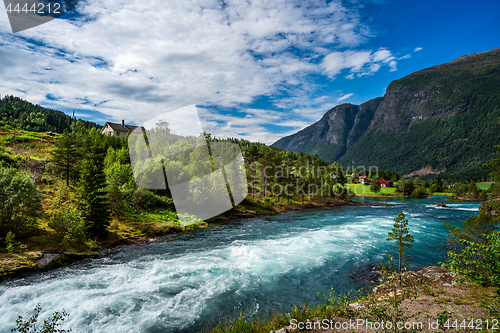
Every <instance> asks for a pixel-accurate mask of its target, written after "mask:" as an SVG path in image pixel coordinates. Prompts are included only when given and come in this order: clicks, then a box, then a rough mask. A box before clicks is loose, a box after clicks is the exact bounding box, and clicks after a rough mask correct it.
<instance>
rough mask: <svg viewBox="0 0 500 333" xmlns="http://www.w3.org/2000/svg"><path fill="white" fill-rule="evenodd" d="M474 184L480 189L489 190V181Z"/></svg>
mask: <svg viewBox="0 0 500 333" xmlns="http://www.w3.org/2000/svg"><path fill="white" fill-rule="evenodd" d="M476 186H477V188H479V189H481V190H489V188H490V187H491V183H477V184H476Z"/></svg>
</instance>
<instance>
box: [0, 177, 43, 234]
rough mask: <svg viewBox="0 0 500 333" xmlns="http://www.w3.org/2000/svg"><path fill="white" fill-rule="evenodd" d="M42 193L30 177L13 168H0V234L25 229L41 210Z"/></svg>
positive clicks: (32, 222) (33, 221)
mask: <svg viewBox="0 0 500 333" xmlns="http://www.w3.org/2000/svg"><path fill="white" fill-rule="evenodd" d="M41 200H42V194H41V193H40V191H39V190H38V189H37V188H35V186H34V185H33V183H32V182H31V178H30V177H29V176H28V175H27V174H26V173H22V172H17V170H15V169H0V236H5V235H6V234H7V231H9V230H12V231H15V232H22V231H25V229H26V228H27V227H30V226H31V225H32V224H34V223H35V221H36V218H37V217H38V216H39V214H40V211H41V205H40V202H41Z"/></svg>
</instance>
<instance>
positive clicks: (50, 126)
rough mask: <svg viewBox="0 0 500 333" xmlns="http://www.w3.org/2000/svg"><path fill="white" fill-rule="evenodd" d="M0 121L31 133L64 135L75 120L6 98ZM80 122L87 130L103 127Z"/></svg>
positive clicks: (92, 123)
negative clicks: (50, 132)
mask: <svg viewBox="0 0 500 333" xmlns="http://www.w3.org/2000/svg"><path fill="white" fill-rule="evenodd" d="M0 121H2V122H4V123H5V124H9V125H10V126H12V127H16V128H19V129H23V130H26V131H31V132H49V131H52V132H55V133H63V132H64V131H65V130H70V126H71V124H72V123H73V122H74V121H75V119H73V118H72V117H71V116H68V115H66V114H64V113H63V112H61V111H56V110H50V109H46V108H44V107H41V106H39V105H35V104H32V103H30V102H27V101H25V100H22V99H21V98H19V97H14V96H4V98H2V99H0ZM80 122H81V123H83V126H84V127H85V128H87V129H90V128H92V127H96V128H100V127H101V126H100V125H98V124H96V123H94V122H91V121H86V120H80Z"/></svg>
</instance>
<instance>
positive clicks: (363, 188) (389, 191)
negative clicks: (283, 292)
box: [345, 184, 397, 196]
mask: <svg viewBox="0 0 500 333" xmlns="http://www.w3.org/2000/svg"><path fill="white" fill-rule="evenodd" d="M345 186H346V187H347V188H348V189H349V190H351V191H352V192H354V193H355V194H356V195H358V196H365V195H366V196H388V195H389V196H390V195H397V194H396V193H395V190H396V188H395V187H381V188H380V192H378V193H375V192H372V191H370V185H368V186H367V185H363V184H346V185H345Z"/></svg>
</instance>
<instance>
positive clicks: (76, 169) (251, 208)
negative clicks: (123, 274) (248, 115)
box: [0, 111, 500, 332]
mask: <svg viewBox="0 0 500 333" xmlns="http://www.w3.org/2000/svg"><path fill="white" fill-rule="evenodd" d="M4 112H5V111H4ZM72 122H73V123H72V126H71V130H70V131H68V132H64V133H63V134H47V133H34V132H28V131H24V130H21V129H16V128H14V127H12V126H11V125H9V124H6V123H4V122H2V123H0V135H1V139H2V142H1V145H2V151H1V155H0V161H1V162H0V166H1V167H0V182H1V183H2V186H1V191H2V192H1V193H0V196H2V207H1V213H2V215H1V219H0V237H2V243H3V246H2V252H3V253H1V254H0V255H1V260H2V271H1V272H0V273H1V274H2V275H7V274H9V273H11V272H13V271H16V270H22V269H27V268H33V267H36V266H37V265H36V264H35V263H34V260H35V259H37V258H39V257H40V256H41V254H42V251H45V252H61V253H65V254H66V257H65V258H64V259H61V261H60V263H61V264H64V263H65V262H67V260H68V259H69V258H71V257H73V258H77V257H81V256H88V255H95V254H96V250H98V249H99V248H100V247H105V246H110V245H112V244H118V243H123V242H126V241H127V240H130V239H141V238H145V237H147V236H151V235H157V234H165V233H168V232H173V231H182V230H185V229H189V228H197V227H203V226H206V222H204V221H196V222H197V223H196V224H194V225H193V226H190V227H188V228H186V227H181V226H180V225H179V223H178V219H177V216H176V213H175V209H174V207H173V202H172V199H171V198H170V197H169V195H168V189H167V190H164V191H147V190H144V189H141V188H138V187H137V186H135V182H134V181H133V175H132V170H131V167H130V163H129V158H128V147H127V141H126V140H123V139H120V138H116V137H107V136H104V135H102V134H101V133H100V132H99V130H98V128H96V127H94V128H91V129H88V128H87V127H86V125H85V123H83V122H81V121H72ZM201 139H205V140H210V141H217V140H220V141H223V140H222V139H216V138H212V137H211V136H209V135H205V137H204V138H201ZM225 140H226V141H230V142H233V143H237V144H239V145H240V147H241V148H242V151H243V154H244V157H245V163H246V164H247V168H246V169H247V178H248V183H249V196H248V197H247V198H246V200H245V202H244V203H243V204H242V205H240V206H239V207H237V208H236V209H233V210H232V211H230V212H228V213H227V214H225V215H224V216H219V217H217V218H218V219H228V218H231V217H238V216H243V217H248V216H255V215H258V214H273V213H274V214H275V213H277V212H280V211H283V210H285V209H293V208H299V207H300V206H301V205H312V204H341V203H342V202H346V201H347V200H348V199H349V197H350V196H351V195H352V192H351V191H349V190H348V188H347V187H346V182H347V178H348V176H347V174H348V173H349V172H346V170H344V168H342V166H340V165H339V164H338V163H332V164H328V163H326V162H324V161H322V160H321V159H319V158H318V157H317V156H313V155H308V154H303V153H294V152H291V151H286V150H284V149H278V148H273V147H269V146H266V145H264V144H259V143H250V142H248V141H244V140H236V139H225ZM497 151H498V153H499V156H500V147H497ZM499 161H500V157H497V159H495V160H494V161H493V162H491V163H490V164H489V165H488V166H489V167H493V168H494V172H493V173H492V176H493V177H495V180H496V182H495V183H494V184H498V183H500V182H499V180H500V179H499V178H500V174H499V172H498V169H499V165H500V162H499ZM283 167H286V168H285V169H287V170H289V171H290V172H282V170H283ZM318 170H320V172H318ZM266 171H267V172H266ZM280 171H281V172H280ZM392 175H394V173H392ZM371 176H372V177H378V176H379V174H378V173H377V174H376V175H371ZM435 181H436V182H438V180H436V179H435ZM410 183H411V185H413V186H415V183H416V181H415V180H413V181H412V182H409V181H406V180H403V179H399V180H398V183H397V187H396V190H398V188H400V189H401V188H402V195H409V194H410V193H412V194H413V192H414V191H415V189H413V191H409V190H408V188H406V185H407V184H410ZM286 184H290V188H291V189H292V190H291V191H289V192H287V193H286V194H283V193H282V192H281V191H280V192H278V193H276V192H275V191H272V190H271V191H269V190H268V189H269V188H271V189H272V188H281V187H283V185H286ZM324 184H327V185H329V187H322V186H321V185H324ZM313 185H314V186H313ZM434 185H438V184H434V183H433V184H432V185H430V186H429V187H428V188H432V186H434ZM441 185H442V184H441ZM304 186H305V188H308V187H310V188H314V189H316V190H315V191H314V192H313V193H310V192H308V193H304V192H299V191H297V190H298V189H300V188H303V187H304ZM408 186H409V185H408ZM460 186H462V187H461V188H463V185H460ZM422 187H423V188H427V187H426V186H425V185H422V184H421V183H419V188H422ZM455 187H457V185H455ZM325 188H328V189H329V190H330V191H326V190H324V189H325ZM469 188H470V186H467V189H469ZM475 188H476V186H474V187H472V188H471V190H470V191H467V192H466V193H468V192H471V191H472V192H474V193H475V190H474V189H475ZM319 189H321V190H319ZM332 189H333V191H332ZM407 190H408V191H407ZM498 192H499V190H498V186H497V185H494V186H493V187H492V189H491V191H490V193H491V194H490V195H491V196H492V197H493V198H496V197H498ZM478 193H479V192H478ZM495 200H496V199H493V200H490V201H489V202H487V203H485V209H486V208H489V213H485V214H486V215H480V217H477V218H476V217H471V219H470V222H467V223H465V224H464V229H463V230H462V229H450V242H449V244H450V246H452V245H455V247H450V250H449V255H448V260H449V261H448V265H449V267H450V268H451V269H453V270H454V271H457V272H460V273H461V274H464V276H465V278H468V279H469V280H471V281H475V282H478V283H481V284H482V285H483V286H484V287H485V288H486V287H488V286H489V285H494V284H495V283H496V284H497V285H496V287H497V286H498V280H499V279H498V276H497V275H495V269H496V272H498V266H495V265H497V264H498V234H497V233H495V231H494V230H496V229H495V228H496V227H497V224H498V222H497V219H496V217H493V215H492V213H494V212H495V211H496V210H497V209H498V208H497V206H498V205H497V204H496V202H497V201H495ZM488 216H489V217H488ZM468 221H469V220H468ZM209 222H210V221H209ZM456 245H458V246H456ZM487 256H488V258H489V257H491V258H493V259H492V260H490V261H488V260H486V258H487ZM495 256H496V257H495ZM478 258H479V259H478ZM389 276H390V275H389ZM393 280H394V279H389V281H393ZM403 284H404V281H403ZM394 295H396V296H397V292H395V293H394ZM352 297H354V296H353V295H344V296H339V295H336V294H335V293H332V294H331V295H330V296H329V297H327V301H328V302H327V303H325V304H323V305H320V306H318V307H313V306H305V307H303V308H301V309H299V308H297V309H295V310H294V311H293V312H292V314H288V315H277V317H275V318H274V319H272V320H271V321H262V322H261V321H258V322H256V321H255V319H252V320H251V321H250V322H249V321H248V320H243V319H237V320H236V321H233V320H231V321H230V322H229V325H225V324H222V325H219V326H218V328H216V329H215V330H216V331H221V332H222V331H228V332H241V331H243V330H238V329H237V327H238V325H242V326H241V327H247V326H248V325H249V326H248V327H249V328H248V331H249V332H260V331H263V330H262V328H263V327H265V329H267V328H268V327H271V329H276V328H278V327H279V326H280V325H281V324H283V323H284V320H285V319H287V318H288V319H289V318H292V317H293V318H297V319H300V318H302V319H306V318H310V317H311V316H312V315H314V317H325V318H326V317H328V318H331V317H332V316H339V315H342V316H343V317H346V316H348V315H349V316H352V311H351V310H350V309H349V307H348V306H347V301H353V300H359V301H366V300H368V298H369V297H368V296H364V298H362V299H359V297H357V298H352ZM393 298H394V302H396V303H394V304H393V305H394V306H395V305H397V306H398V307H399V306H400V305H401V304H402V302H403V300H401V299H400V298H398V297H395V296H394V297H393ZM405 299H406V298H405ZM494 302H497V300H496V299H495V301H494ZM370 304H375V303H370ZM398 304H399V305H398ZM493 304H496V303H493ZM370 306H372V305H370ZM491 309H493V310H492V311H493V312H492V313H495V312H494V311H496V310H495V309H496V308H495V307H492V308H491ZM339 311H340V312H339ZM387 311H389V310H387ZM391 311H392V310H391ZM395 311H396V310H395ZM397 311H399V310H397ZM397 311H396V312H397ZM382 313H383V312H382ZM391 313H392V312H391ZM398 313H399V312H398ZM381 315H382V314H380V316H381ZM386 315H387V314H386ZM442 316H445V315H444V314H443V315H442ZM446 316H447V315H446ZM56 322H57V320H56ZM259 327H260V328H259ZM281 327H282V326H281ZM256 329H257V330H256Z"/></svg>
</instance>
